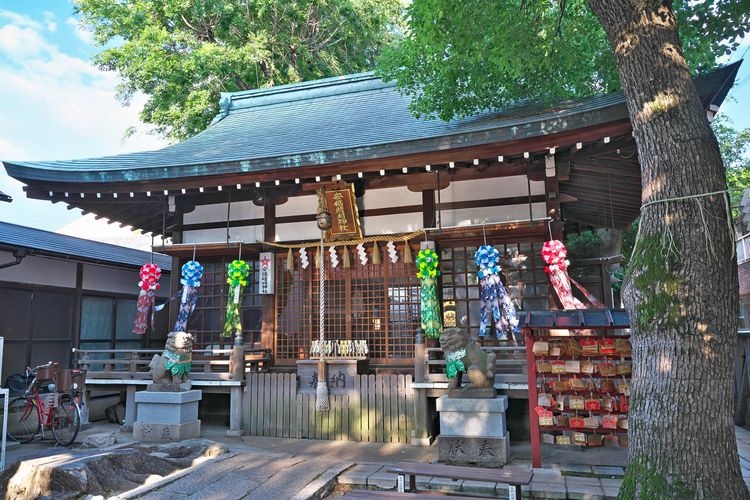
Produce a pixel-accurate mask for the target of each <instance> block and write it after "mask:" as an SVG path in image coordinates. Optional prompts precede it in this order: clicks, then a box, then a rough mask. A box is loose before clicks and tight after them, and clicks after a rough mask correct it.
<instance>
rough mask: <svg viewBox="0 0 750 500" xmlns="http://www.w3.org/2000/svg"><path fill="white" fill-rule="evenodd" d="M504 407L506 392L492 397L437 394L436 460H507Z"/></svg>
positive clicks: (493, 462)
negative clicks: (459, 396) (438, 420)
mask: <svg viewBox="0 0 750 500" xmlns="http://www.w3.org/2000/svg"><path fill="white" fill-rule="evenodd" d="M507 409H508V398H507V397H506V396H495V397H494V398H491V399H490V398H487V399H479V398H477V399H472V398H451V397H448V396H441V397H439V398H438V400H437V411H438V412H439V413H440V437H439V439H438V456H439V460H440V461H441V462H448V463H454V464H478V465H486V466H498V465H505V464H506V463H508V448H509V446H510V443H509V436H508V429H507V426H506V421H505V410H507Z"/></svg>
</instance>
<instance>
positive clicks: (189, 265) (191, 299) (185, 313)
mask: <svg viewBox="0 0 750 500" xmlns="http://www.w3.org/2000/svg"><path fill="white" fill-rule="evenodd" d="M202 277H203V266H202V265H201V264H200V262H198V261H195V260H190V261H188V262H185V264H183V265H182V278H180V283H182V299H181V300H180V310H179V311H178V313H177V321H175V323H174V331H175V332H186V331H187V323H188V319H190V315H191V314H193V311H194V310H195V304H196V303H197V302H198V287H199V286H201V278H202Z"/></svg>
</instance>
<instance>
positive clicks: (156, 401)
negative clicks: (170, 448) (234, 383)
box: [133, 390, 203, 443]
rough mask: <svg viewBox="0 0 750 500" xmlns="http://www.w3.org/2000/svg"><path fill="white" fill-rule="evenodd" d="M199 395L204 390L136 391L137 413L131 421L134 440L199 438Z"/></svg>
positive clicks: (201, 395) (153, 441)
mask: <svg viewBox="0 0 750 500" xmlns="http://www.w3.org/2000/svg"><path fill="white" fill-rule="evenodd" d="M202 397H203V391H199V390H190V391H181V392H165V391H157V390H146V391H140V392H136V393H135V403H136V405H137V410H136V413H137V414H136V421H135V423H133V439H136V440H138V441H145V442H148V443H168V442H172V441H182V440H184V439H192V438H197V437H200V435H201V421H200V420H198V402H199V401H200V400H201V398H202Z"/></svg>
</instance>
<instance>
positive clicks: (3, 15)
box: [0, 10, 42, 30]
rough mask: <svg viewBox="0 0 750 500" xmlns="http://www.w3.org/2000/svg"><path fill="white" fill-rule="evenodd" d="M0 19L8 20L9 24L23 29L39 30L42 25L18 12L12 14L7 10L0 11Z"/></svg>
mask: <svg viewBox="0 0 750 500" xmlns="http://www.w3.org/2000/svg"><path fill="white" fill-rule="evenodd" d="M0 19H8V20H9V21H10V23H11V24H15V25H17V26H21V27H24V28H31V29H35V30H41V29H42V24H41V23H39V22H38V21H35V20H34V19H32V18H30V17H29V16H25V15H23V14H19V13H18V12H12V11H9V10H0Z"/></svg>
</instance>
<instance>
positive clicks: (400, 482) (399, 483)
mask: <svg viewBox="0 0 750 500" xmlns="http://www.w3.org/2000/svg"><path fill="white" fill-rule="evenodd" d="M404 482H406V478H405V477H404V475H403V474H398V475H397V476H396V491H398V492H399V493H406V489H405V487H404Z"/></svg>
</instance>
